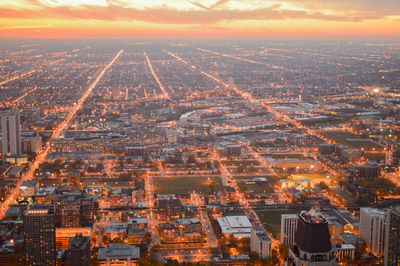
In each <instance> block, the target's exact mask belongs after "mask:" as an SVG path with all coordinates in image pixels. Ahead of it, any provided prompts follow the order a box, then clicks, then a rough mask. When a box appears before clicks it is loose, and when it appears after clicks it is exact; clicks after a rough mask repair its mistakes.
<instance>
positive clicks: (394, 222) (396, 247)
mask: <svg viewBox="0 0 400 266" xmlns="http://www.w3.org/2000/svg"><path fill="white" fill-rule="evenodd" d="M384 262H385V266H394V265H400V206H397V207H394V208H392V209H389V210H388V211H387V214H386V232H385V260H384Z"/></svg>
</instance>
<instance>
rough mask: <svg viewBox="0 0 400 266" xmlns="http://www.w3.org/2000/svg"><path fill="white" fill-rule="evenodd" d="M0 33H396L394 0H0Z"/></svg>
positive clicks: (399, 11) (398, 5)
mask: <svg viewBox="0 0 400 266" xmlns="http://www.w3.org/2000/svg"><path fill="white" fill-rule="evenodd" d="M0 37H2V38H10V37H11V38H15V37H18V38H124V39H131V38H132V39H134V38H218V39H243V38H251V39H367V40H378V41H379V40H399V39H400V0H271V1H270V0H0Z"/></svg>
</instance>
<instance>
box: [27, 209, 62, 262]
mask: <svg viewBox="0 0 400 266" xmlns="http://www.w3.org/2000/svg"><path fill="white" fill-rule="evenodd" d="M54 213H55V211H54V206H53V205H45V204H33V205H31V206H30V207H29V209H27V210H26V211H25V213H24V216H23V222H24V240H25V253H26V265H49V266H51V265H55V264H56V233H55V224H54Z"/></svg>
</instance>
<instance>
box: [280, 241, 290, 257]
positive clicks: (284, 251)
mask: <svg viewBox="0 0 400 266" xmlns="http://www.w3.org/2000/svg"><path fill="white" fill-rule="evenodd" d="M278 250H279V256H280V257H281V258H282V259H283V260H284V259H285V258H286V257H287V256H289V247H288V246H287V245H285V244H283V243H282V244H280V245H279V247H278Z"/></svg>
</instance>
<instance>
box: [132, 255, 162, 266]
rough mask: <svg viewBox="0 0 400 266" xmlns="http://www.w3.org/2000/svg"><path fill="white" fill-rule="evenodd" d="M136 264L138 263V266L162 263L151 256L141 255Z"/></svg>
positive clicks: (151, 265)
mask: <svg viewBox="0 0 400 266" xmlns="http://www.w3.org/2000/svg"><path fill="white" fill-rule="evenodd" d="M138 264H139V266H161V265H162V264H161V263H159V262H158V261H157V260H156V259H155V258H153V257H142V258H140V259H139V260H138Z"/></svg>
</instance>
